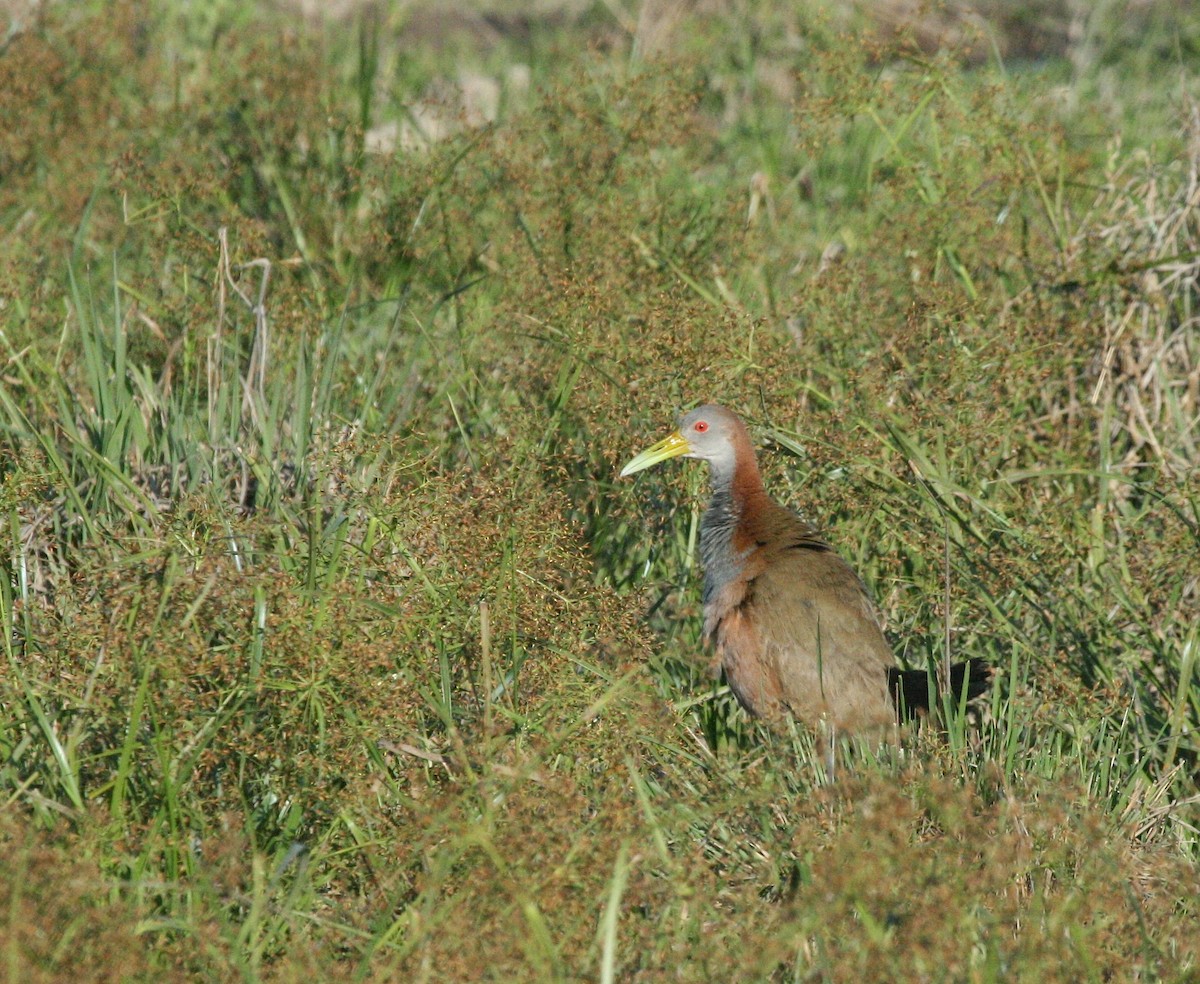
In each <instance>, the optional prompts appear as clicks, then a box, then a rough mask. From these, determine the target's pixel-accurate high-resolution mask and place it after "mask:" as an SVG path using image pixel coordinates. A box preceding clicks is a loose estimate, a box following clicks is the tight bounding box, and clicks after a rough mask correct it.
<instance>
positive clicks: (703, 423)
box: [692, 420, 708, 434]
mask: <svg viewBox="0 0 1200 984" xmlns="http://www.w3.org/2000/svg"><path fill="white" fill-rule="evenodd" d="M692 430H694V431H695V432H696V433H698V434H703V433H704V432H705V431H706V430H708V421H707V420H697V421H696V422H695V423H694V424H692Z"/></svg>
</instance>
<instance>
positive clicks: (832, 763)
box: [821, 721, 837, 786]
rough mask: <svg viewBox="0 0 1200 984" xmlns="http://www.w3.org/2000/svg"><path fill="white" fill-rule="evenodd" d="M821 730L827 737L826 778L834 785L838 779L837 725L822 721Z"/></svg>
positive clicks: (825, 737)
mask: <svg viewBox="0 0 1200 984" xmlns="http://www.w3.org/2000/svg"><path fill="white" fill-rule="evenodd" d="M821 730H822V731H823V732H824V735H823V737H824V739H825V778H826V779H827V780H828V781H829V784H830V785H831V786H832V785H833V784H834V783H835V782H836V781H837V726H836V725H834V724H831V723H829V722H828V721H822V722H821Z"/></svg>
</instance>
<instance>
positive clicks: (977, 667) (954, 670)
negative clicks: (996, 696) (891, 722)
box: [888, 659, 993, 721]
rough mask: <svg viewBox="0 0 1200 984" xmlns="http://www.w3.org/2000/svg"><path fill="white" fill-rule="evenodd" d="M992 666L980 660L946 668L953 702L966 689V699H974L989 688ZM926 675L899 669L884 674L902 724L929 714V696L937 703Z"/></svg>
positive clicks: (934, 686)
mask: <svg viewBox="0 0 1200 984" xmlns="http://www.w3.org/2000/svg"><path fill="white" fill-rule="evenodd" d="M992 672H993V671H992V667H991V665H990V664H988V663H987V662H986V661H985V660H982V659H968V660H966V661H965V662H962V663H955V664H954V665H952V666H951V667H950V689H951V691H952V692H953V693H954V697H955V700H957V699H959V698H960V697H961V695H962V692H963V688H964V687H965V688H966V692H967V700H974V699H975V698H976V697H978V696H979V695H980V694H983V693H986V692H987V691H988V690H989V689H990V688H991V686H992ZM930 680H931V677H930V674H929V673H928V672H926V671H925V670H902V669H900V668H899V667H896V668H894V669H891V670H889V671H888V687H889V689H890V690H891V694H892V700H893V702H894V703H895V704H896V710H897V713H898V714H899V715H900V719H901V720H903V721H908V720H911V719H912V718H915V717H924V716H925V715H926V714H928V713H929V705H930V697H931V696H932V698H933V701H934V703H936V702H937V699H938V693H937V681H936V680H934V681H933V687H932V693H931V687H930Z"/></svg>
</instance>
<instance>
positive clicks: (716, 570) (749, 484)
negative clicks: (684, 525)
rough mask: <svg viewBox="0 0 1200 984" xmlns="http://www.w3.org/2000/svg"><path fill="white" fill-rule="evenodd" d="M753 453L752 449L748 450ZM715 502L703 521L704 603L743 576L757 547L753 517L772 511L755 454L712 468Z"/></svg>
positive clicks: (701, 532) (709, 507)
mask: <svg viewBox="0 0 1200 984" xmlns="http://www.w3.org/2000/svg"><path fill="white" fill-rule="evenodd" d="M747 450H749V449H747ZM712 489H713V495H712V501H711V502H710V503H709V505H708V509H707V511H706V512H705V513H704V518H703V519H702V520H701V522H700V559H701V561H702V562H703V563H704V603H705V604H706V605H707V604H708V603H709V602H710V601H711V600H712V599H713V598H715V597H716V596H717V594H718V593H719V592H720V590H721V588H722V587H724V586H725V585H726V584H728V583H729V582H731V581H735V580H739V579H740V578H741V577H742V576H743V571H744V568H745V562H746V559H747V557H748V556H749V555H750V553H751V551H752V550H753V549H754V546H755V536H754V535H753V531H752V530H751V529H750V526H752V517H753V516H755V515H758V514H760V513H761V512H762V511H764V510H766V509H769V508H770V502H769V500H768V499H767V493H766V490H765V489H764V488H763V483H762V476H761V475H760V474H759V471H758V464H757V463H756V462H755V460H754V455H753V452H750V453H749V454H747V455H744V456H742V455H739V460H738V461H737V462H736V465H735V467H733V468H728V469H726V468H718V467H716V466H715V465H714V467H713V468H712Z"/></svg>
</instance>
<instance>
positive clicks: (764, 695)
mask: <svg viewBox="0 0 1200 984" xmlns="http://www.w3.org/2000/svg"><path fill="white" fill-rule="evenodd" d="M756 506H757V508H756V509H754V510H753V512H752V514H751V515H752V517H753V518H752V519H750V520H749V521H748V522H743V523H739V524H738V526H737V528H736V529H735V530H734V531H733V537H732V547H733V550H734V553H735V554H738V555H740V556H741V557H742V558H743V559H742V563H741V565H740V570H739V572H738V574H737V575H736V576H734V577H732V578H729V579H728V580H727V581H726V583H724V584H722V585H718V586H715V589H714V590H712V591H710V592H709V598H708V604H707V605H706V624H707V628H708V630H709V632H710V634H711V635H712V637H713V639H714V641H715V643H716V648H717V654H718V657H719V659H720V661H721V664H722V666H723V668H724V669H725V673H726V678H727V679H728V681H729V684H730V686H731V687H732V689H733V691H734V693H736V694H737V696H738V698H739V700H741V702H742V704H743V705H745V706H746V707H747V708H748V709H749V710H750V711H752V712H753V713H755V714H759V715H762V716H765V717H775V716H777V715H779V714H780V713H782V712H784V711H790V712H791V713H792V714H794V715H795V716H796V717H797V718H799V719H800V720H801V721H804V722H805V723H807V724H809V725H810V726H816V725H818V724H819V723H820V722H821V721H822V720H824V721H826V722H827V723H828V724H831V725H833V726H835V727H836V728H837V729H838V730H842V731H849V732H860V731H864V730H870V729H875V728H881V727H884V726H887V725H890V724H894V723H895V711H894V709H893V706H892V702H891V699H890V697H889V695H888V690H887V680H888V670H889V669H891V668H892V667H893V666H894V665H895V663H894V660H893V658H892V652H891V648H890V647H889V646H888V644H887V641H886V640H885V639H884V637H883V633H882V631H881V630H880V628H879V623H878V621H877V619H876V615H875V612H874V609H873V607H872V605H871V602H870V600H869V598H868V597H867V593H866V590H865V588H864V587H863V584H862V582H861V580H859V578H858V575H856V574H855V573H854V571H853V569H851V567H850V565H849V564H847V563H846V562H845V561H844V560H842V558H841V557H839V556H838V555H837V554H836V553H834V552H833V550H832V549H831V548H830V546H829V545H828V543H826V542H825V541H824V540H823V539H822V538H821V537H820V536H819V534H818V533H817V531H816V530H815V529H813V528H812V527H811V526H809V525H808V524H807V523H805V522H803V520H801V519H800V518H799V517H798V516H796V515H795V514H794V513H792V512H791V511H790V510H787V509H784V508H783V507H781V506H779V505H777V504H775V503H773V502H770V501H769V500H766V501H765V502H761V503H757V504H756Z"/></svg>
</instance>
